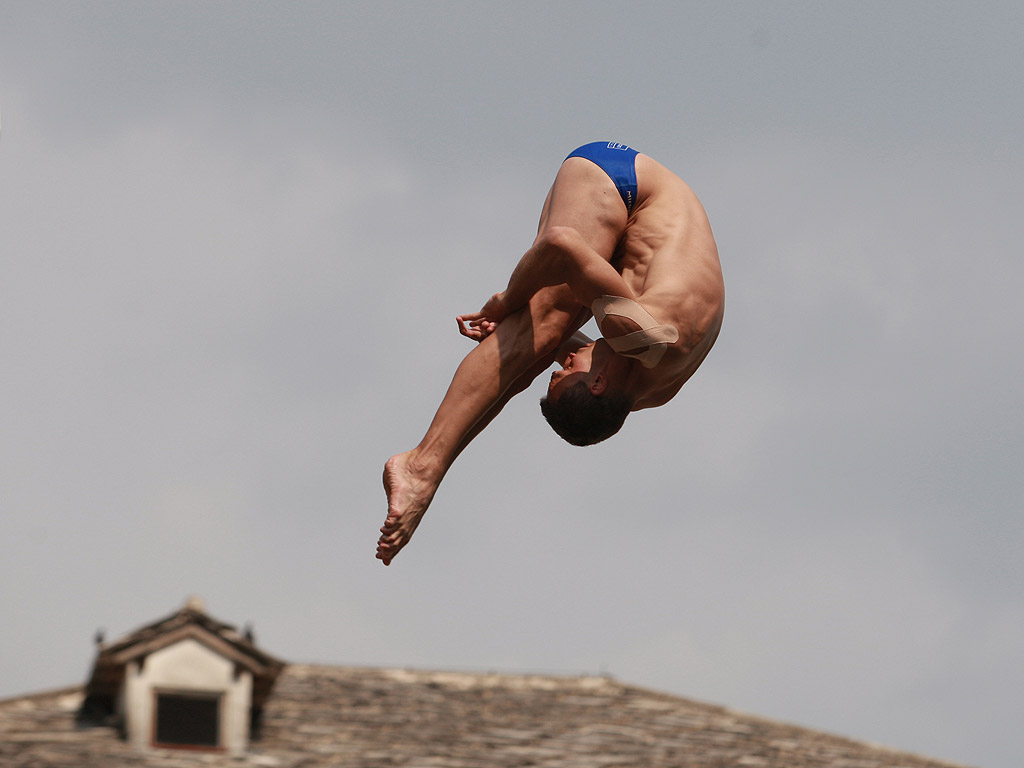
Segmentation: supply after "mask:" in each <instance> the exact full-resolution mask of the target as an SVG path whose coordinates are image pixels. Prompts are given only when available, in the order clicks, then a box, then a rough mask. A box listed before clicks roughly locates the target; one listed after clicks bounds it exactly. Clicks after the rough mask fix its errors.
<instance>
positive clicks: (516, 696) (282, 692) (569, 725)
mask: <svg viewBox="0 0 1024 768" xmlns="http://www.w3.org/2000/svg"><path fill="white" fill-rule="evenodd" d="M81 701H82V689H81V688H73V689H66V690H63V691H56V692H51V693H47V694H37V695H34V696H26V697H21V698H17V699H9V700H7V701H2V702H0V765H2V766H4V768H64V767H65V766H68V767H69V768H70V766H74V767H75V768H122V767H124V768H127V767H128V766H133V767H137V766H141V767H143V768H150V767H151V768H192V767H194V766H212V767H213V768H219V767H220V766H224V767H225V768H226V767H227V766H236V767H238V768H242V767H248V766H253V767H254V768H255V767H258V768H384V767H386V766H408V767H409V768H511V767H512V766H516V767H517V768H523V767H525V766H534V767H535V768H634V767H635V768H690V767H691V766H692V767H694V768H696V767H697V766H700V767H701V768H724V767H725V766H737V767H740V768H743V767H745V768H817V767H819V766H820V767H821V768H824V767H825V766H828V768H950V766H951V764H950V763H944V762H941V761H938V760H931V759H928V758H924V757H919V756H915V755H910V754H906V753H901V752H897V751H894V750H889V749H885V748H882V747H878V746H874V745H869V744H865V743H861V742H856V741H851V740H849V739H845V738H840V737H838V736H833V735H829V734H824V733H820V732H817V731H812V730H808V729H805V728H798V727H795V726H791V725H786V724H783V723H777V722H772V721H769V720H765V719H761V718H757V717H753V716H750V715H745V714H740V713H736V712H732V711H730V710H728V709H725V708H723V707H718V706H713V705H709V704H704V703H699V702H694V701H689V700H687V699H682V698H679V697H676V696H670V695H667V694H662V693H655V692H652V691H648V690H644V689H641V688H637V687H633V686H630V685H626V684H623V683H620V682H617V681H615V680H612V679H609V678H604V677H556V676H529V675H499V674H467V673H454V672H425V671H410V670H397V669H362V668H350V667H328V666H289V667H286V668H285V670H284V671H283V672H282V674H281V675H280V677H279V678H278V680H277V684H276V686H275V688H274V691H273V693H272V695H271V696H270V698H269V700H268V701H267V704H266V707H265V710H264V722H263V727H262V734H261V738H260V739H259V740H257V741H255V742H253V744H252V746H251V749H250V751H249V753H248V755H246V756H245V757H242V758H231V757H228V756H227V755H222V754H210V753H203V752H192V751H178V750H159V751H153V752H148V753H139V752H135V751H133V750H132V748H131V747H130V746H129V745H128V744H127V743H125V742H124V741H122V740H121V739H120V738H119V736H118V733H117V731H116V730H115V729H113V728H109V727H81V726H78V725H76V713H77V710H78V707H79V705H80V703H81Z"/></svg>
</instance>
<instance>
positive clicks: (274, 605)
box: [0, 2, 1024, 768]
mask: <svg viewBox="0 0 1024 768" xmlns="http://www.w3.org/2000/svg"><path fill="white" fill-rule="evenodd" d="M4 14H5V16H7V17H9V23H5V24H3V25H0V110H2V114H3V134H2V137H0V217H2V218H0V221H2V222H3V227H2V229H3V243H4V247H3V250H2V253H0V268H2V275H0V277H2V279H0V354H2V356H3V359H4V360H5V361H6V364H5V366H4V368H5V372H4V374H3V376H2V379H0V403H2V404H0V424H2V427H3V432H4V435H5V440H4V441H3V442H2V444H0V467H2V475H0V479H2V485H3V492H2V499H0V507H2V510H0V512H2V519H3V521H4V536H3V537H2V541H0V579H2V580H3V583H4V584H7V585H18V586H17V587H16V588H8V589H5V590H4V591H3V597H2V598H0V610H2V611H3V615H4V616H5V617H7V620H5V622H4V623H5V627H4V629H3V630H0V637H2V638H3V642H4V648H5V649H6V651H7V653H5V655H4V659H3V661H2V662H0V664H2V665H3V666H2V667H0V681H2V682H0V695H13V694H17V693H21V692H25V691H30V690H36V689H40V688H46V687H51V686H60V685H66V684H69V683H72V682H77V681H79V680H81V679H82V678H83V677H84V674H85V667H86V665H87V664H88V661H89V655H90V653H91V648H90V647H89V646H88V642H89V638H90V637H91V636H92V633H93V631H94V630H95V628H96V627H97V626H100V625H102V626H105V627H106V628H107V630H108V636H111V635H116V634H118V633H120V632H124V631H128V630H130V629H132V628H134V627H135V626H137V625H139V624H141V623H143V622H145V621H148V620H150V619H152V618H154V617H156V616H158V615H159V614H160V613H162V612H166V611H170V610H172V609H173V608H174V607H176V606H177V605H178V604H180V603H181V602H182V601H183V600H184V598H185V597H186V595H188V594H190V593H194V592H195V593H200V594H202V595H204V596H205V597H206V599H207V603H208V605H209V607H210V610H211V612H213V613H214V614H215V615H217V616H218V617H222V618H224V619H225V620H228V621H234V622H237V623H239V624H241V623H243V622H245V621H248V620H252V621H254V622H255V623H256V628H257V632H258V636H259V638H260V640H261V642H262V643H263V644H264V645H265V646H266V647H267V649H268V650H270V651H271V652H274V653H277V654H280V655H281V656H283V657H285V658H288V659H292V660H296V661H323V662H329V663H359V664H395V665H410V666H424V667H472V668H484V669H502V670H511V671H515V670H520V669H522V670H527V669H540V670H546V671H567V672H575V671H587V672H596V671H608V672H611V673H612V674H614V675H616V676H618V677H620V678H622V679H624V680H627V681H630V682H636V683H640V684H644V685H649V686H652V687H656V688H662V689H666V690H671V691H673V692H676V693H679V694H681V695H686V696H692V697H695V698H702V699H707V700H711V701H716V702H720V703H723V704H726V705H729V706H733V707H736V708H741V709H745V710H748V711H752V712H756V713H758V714H762V715H766V716H770V717H776V718H779V719H787V720H793V721H796V722H800V723H804V724H808V725H811V726H814V727H818V728H823V729H828V730H831V731H838V732H841V733H845V734H848V735H851V736H854V737H857V738H863V739H870V740H874V741H879V742H884V743H887V744H891V745H893V746H897V747H903V748H906V749H913V750H917V751H921V752H926V753H929V754H933V755H936V756H938V757H943V758H947V759H951V760H959V761H962V762H967V763H975V764H985V765H986V766H991V767H992V768H1001V767H1002V766H1010V765H1011V764H1013V763H1012V760H1013V759H1014V758H1016V757H1017V756H1018V755H1019V754H1020V750H1021V743H1020V740H1019V737H1017V736H1014V733H1016V724H1015V723H1011V722H1010V717H1009V713H1010V712H1013V711H1015V702H1016V699H1017V691H1018V690H1019V689H1020V687H1021V685H1022V684H1024V679H1022V667H1021V665H1020V663H1019V648H1020V645H1021V640H1022V639H1024V637H1022V636H1024V609H1022V607H1021V603H1020V594H1021V592H1022V587H1024V566H1022V565H1021V561H1022V559H1021V558H1020V552H1021V551H1022V549H1024V528H1022V523H1021V518H1020V507H1021V499H1022V493H1021V491H1022V487H1021V480H1020V478H1019V468H1020V466H1021V459H1022V457H1024V445H1022V441H1024V439H1022V435H1024V413H1022V408H1021V405H1020V402H1019V397H1018V395H1017V389H1018V387H1017V386H1016V382H1018V381H1019V380H1020V379H1021V376H1022V374H1024V370H1022V368H1024V364H1022V361H1024V357H1022V355H1021V353H1020V351H1019V346H1020V345H1019V339H1018V336H1019V329H1020V328H1021V327H1022V320H1024V311H1022V309H1021V304H1020V301H1019V299H1018V297H1017V286H1019V285H1021V284H1022V277H1024V274H1022V272H1024V267H1022V266H1021V263H1020V259H1019V251H1020V246H1019V241H1020V232H1019V230H1020V224H1019V220H1020V216H1019V211H1020V210H1021V209H1022V207H1024V185H1022V183H1021V181H1020V179H1021V178H1022V174H1024V162H1022V153H1021V151H1020V147H1019V136H1020V135H1021V134H1022V132H1024V131H1022V129H1024V97H1022V96H1021V94H1020V92H1019V88H1015V87H1014V80H1013V77H1012V73H1014V72H1019V71H1021V68H1022V64H1024V62H1022V60H1021V59H1022V53H1021V50H1020V46H1019V39H1020V31H1021V29H1022V27H1024V14H1022V13H1021V11H1020V10H1019V9H1017V8H1016V6H1014V5H1012V4H989V5H988V6H986V11H985V12H984V13H980V12H977V11H976V10H972V9H970V8H968V7H966V6H961V5H958V4H934V3H933V4H928V5H927V6H925V5H918V4H900V5H898V6H895V7H893V6H890V5H881V4H879V5H867V6H857V7H821V6H819V5H817V4H803V3H787V4H781V5H780V4H773V5H772V6H771V7H768V6H765V7H763V8H762V7H755V6H744V7H741V6H736V7H731V6H729V7H722V6H712V7H706V8H698V9H693V8H685V7H681V6H676V5H668V4H658V3H641V4H639V7H637V8H632V9H631V10H630V11H629V13H624V12H623V11H622V10H621V9H620V8H618V7H616V6H613V5H611V4H575V3H555V4H540V3H537V4H534V3H522V4H514V5H506V6H504V7H503V8H501V9H492V8H488V7H485V6H478V5H476V4H468V3H467V4H464V3H435V4H425V5H413V6H407V5H402V4H388V3H366V4H360V3H346V4H344V5H343V6H338V5H336V4H330V3H327V4H321V3H310V4H305V5H302V6H298V7H295V6H287V7H286V6H281V5H276V4H263V3H246V4H234V3H223V4H215V5H210V4H205V3H204V4H193V3H181V4H175V5H173V6H169V5H168V6H161V5H156V6H144V7H139V6H137V5H135V4H124V3H98V2H97V3H85V4H76V5H67V4H59V3H58V4H50V3H33V4H31V5H20V6H19V5H9V6H6V7H5V9H4ZM606 137H607V138H610V139H616V140H622V141H626V142H628V143H630V144H631V145H633V146H636V147H638V148H639V149H641V151H647V152H650V153H651V154H652V155H654V156H655V157H657V158H658V159H659V160H661V161H663V162H665V163H666V164H667V165H669V166H670V167H672V168H673V169H675V170H677V171H678V172H679V173H680V174H681V175H682V176H683V177H684V178H686V179H687V180H688V181H689V182H690V183H691V185H692V186H693V187H694V188H695V190H696V191H697V193H698V194H699V195H700V196H701V199H702V200H703V202H704V203H705V206H706V207H707V209H708V212H709V215H710V217H711V221H712V224H713V226H714V229H715V233H716V237H717V239H718V243H719V248H720V251H721V253H722V259H723V265H724V269H725V275H726V282H727V292H728V299H727V301H728V307H727V313H726V321H725V327H724V329H723V333H722V336H721V338H720V340H719V342H718V345H717V346H716V348H715V350H714V351H713V352H712V354H711V356H710V357H709V358H708V361H707V363H706V364H705V366H704V367H703V368H702V369H701V371H699V372H698V374H697V375H696V376H695V377H694V379H693V380H692V381H691V382H690V383H688V384H687V386H686V388H685V389H684V391H683V393H682V394H681V395H680V396H679V397H678V398H677V399H676V401H674V402H673V403H672V404H671V405H669V406H668V407H666V408H663V409H658V410H657V411H652V412H644V413H639V414H636V415H634V416H633V417H631V419H630V423H629V424H628V426H627V429H626V430H624V432H623V434H622V435H620V436H619V437H617V438H616V439H615V440H614V441H611V442H609V443H608V444H602V445H599V446H595V447H593V448H591V449H587V450H577V449H572V448H570V447H568V446H565V445H563V444H562V443H560V442H559V441H558V440H557V439H556V438H554V437H553V436H552V435H551V433H550V432H549V430H548V429H547V427H546V426H545V425H544V424H543V422H542V421H541V419H540V417H539V415H538V409H537V406H536V402H535V401H536V399H537V397H539V394H540V392H539V390H537V389H536V388H535V389H533V390H531V391H529V392H527V393H526V394H525V395H524V396H522V397H521V398H519V399H518V400H517V401H516V402H513V403H512V404H510V405H509V406H508V408H507V409H506V413H504V414H503V415H502V416H501V417H499V419H498V420H497V421H496V422H495V423H494V424H493V425H492V426H491V428H489V429H488V431H487V432H485V433H484V434H483V435H481V437H480V438H479V439H478V441H477V442H476V443H475V444H474V445H473V446H472V447H471V448H470V449H469V450H467V451H466V453H465V455H464V456H462V457H460V459H459V461H458V462H457V464H456V465H455V467H454V468H453V469H452V471H451V473H450V475H449V477H448V479H447V480H446V482H445V484H444V486H443V487H442V489H441V491H440V492H439V494H438V496H437V499H436V501H435V505H434V507H433V508H432V510H431V512H430V514H429V515H428V517H427V518H426V522H425V524H424V525H423V526H422V527H421V528H420V530H419V531H418V532H417V535H416V539H415V540H414V541H413V543H412V544H411V545H410V547H409V548H408V549H407V550H406V551H404V552H403V553H402V555H401V557H400V558H399V560H397V561H396V563H395V565H394V566H392V568H390V569H387V570H385V569H383V568H381V567H380V566H379V564H378V563H377V561H376V560H374V559H373V545H374V541H375V539H376V528H377V527H378V526H379V525H380V522H381V520H382V519H383V515H384V511H385V507H384V496H383V492H382V490H381V487H380V480H379V478H380V470H381V466H382V464H383V461H384V459H386V458H387V456H389V455H390V454H392V453H395V452H397V451H399V450H404V449H406V448H408V447H411V446H412V445H413V444H414V443H415V442H416V441H417V440H418V439H419V437H420V435H421V434H422V432H423V430H424V429H425V428H426V426H427V423H428V421H429V419H430V416H431V415H432V413H433V410H434V408H435V407H436V405H437V403H438V401H439V400H440V397H441V396H442V394H443V393H444V390H445V388H446V386H447V383H448V381H449V379H450V376H451V374H452V372H453V370H454V367H455V366H456V365H457V363H458V361H459V360H460V359H461V357H462V355H463V354H464V353H465V352H466V351H467V346H466V344H467V342H465V340H464V339H461V338H459V337H458V336H457V333H456V331H455V324H454V320H453V318H454V316H455V315H456V314H457V313H459V312H462V311H467V310H472V309H475V308H476V307H478V306H479V304H480V303H482V301H483V300H484V299H485V298H486V296H488V295H489V294H490V293H492V292H493V291H494V290H497V289H498V288H500V287H501V285H502V284H503V283H504V281H505V280H506V278H507V275H508V272H509V270H510V269H511V267H512V265H513V264H514V262H515V259H516V258H517V257H518V256H519V255H520V254H521V252H522V250H523V249H524V248H525V247H526V246H527V245H528V244H529V242H530V239H531V237H532V230H533V228H535V226H536V221H537V216H538V214H539V210H540V204H541V202H542V200H543V195H544V192H545V191H546V189H547V186H548V185H549V184H550V182H551V179H552V177H553V175H554V172H555V170H556V168H557V164H558V162H559V161H560V160H561V158H562V157H564V156H565V154H567V153H568V151H569V150H571V149H572V148H573V147H574V146H575V145H577V144H580V143H583V142H584V141H589V140H591V139H595V138H606Z"/></svg>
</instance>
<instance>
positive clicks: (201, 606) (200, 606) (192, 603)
mask: <svg viewBox="0 0 1024 768" xmlns="http://www.w3.org/2000/svg"><path fill="white" fill-rule="evenodd" d="M185 608H186V609H187V610H190V611H196V612H198V613H205V612H206V604H205V603H204V602H203V598H201V597H199V595H191V596H190V597H189V598H188V600H186V601H185Z"/></svg>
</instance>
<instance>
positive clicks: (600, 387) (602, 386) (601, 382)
mask: <svg viewBox="0 0 1024 768" xmlns="http://www.w3.org/2000/svg"><path fill="white" fill-rule="evenodd" d="M607 388H608V377H607V376H606V375H605V373H604V371H600V372H599V373H598V374H597V375H596V376H594V378H593V379H592V380H591V382H590V386H589V387H588V389H589V390H590V394H592V395H593V396H594V397H600V396H601V395H603V394H604V391H605V390H606V389H607Z"/></svg>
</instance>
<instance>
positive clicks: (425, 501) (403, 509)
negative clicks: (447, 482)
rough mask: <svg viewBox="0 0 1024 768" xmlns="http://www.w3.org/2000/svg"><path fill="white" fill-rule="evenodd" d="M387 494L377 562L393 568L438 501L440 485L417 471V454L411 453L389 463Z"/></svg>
mask: <svg viewBox="0 0 1024 768" xmlns="http://www.w3.org/2000/svg"><path fill="white" fill-rule="evenodd" d="M384 491H385V493H387V496H388V516H387V518H386V519H385V520H384V527H382V528H381V529H380V538H379V539H378V540H377V559H378V560H381V561H382V562H383V563H384V565H391V561H392V560H393V559H394V557H395V555H397V554H398V552H399V550H401V549H402V547H404V546H405V545H406V544H408V543H409V539H411V538H412V534H413V532H414V531H415V530H416V526H418V525H419V524H420V520H421V519H422V518H423V513H424V512H426V511H427V507H428V506H430V502H431V500H432V499H433V498H434V493H435V492H436V491H437V485H436V484H435V483H431V482H430V481H428V480H425V479H424V478H423V477H422V473H419V472H417V471H416V469H415V467H414V452H413V451H408V452H406V453H400V454H398V455H396V456H392V457H391V458H390V459H388V460H387V463H386V464H385V465H384Z"/></svg>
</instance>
